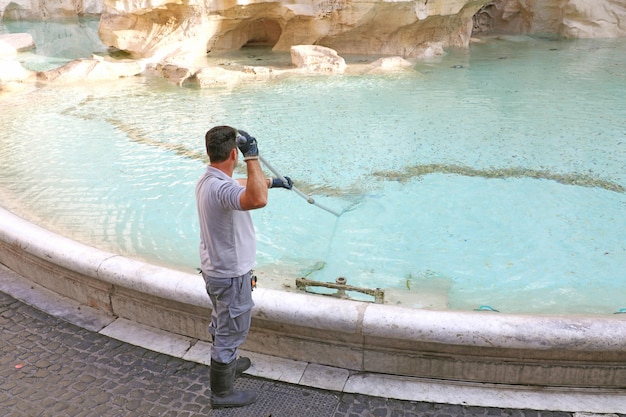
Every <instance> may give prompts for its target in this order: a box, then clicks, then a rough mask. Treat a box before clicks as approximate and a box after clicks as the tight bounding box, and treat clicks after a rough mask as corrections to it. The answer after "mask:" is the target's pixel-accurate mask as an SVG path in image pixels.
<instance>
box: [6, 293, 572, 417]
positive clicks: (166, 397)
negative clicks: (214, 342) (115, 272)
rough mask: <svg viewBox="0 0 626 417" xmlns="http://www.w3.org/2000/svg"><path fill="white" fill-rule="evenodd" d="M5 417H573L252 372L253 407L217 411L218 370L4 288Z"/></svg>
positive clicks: (243, 381) (240, 384) (244, 385)
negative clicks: (353, 390) (332, 388)
mask: <svg viewBox="0 0 626 417" xmlns="http://www.w3.org/2000/svg"><path fill="white" fill-rule="evenodd" d="M0 329H1V333H0V351H1V355H0V416H2V417H66V416H67V417H148V416H171V417H174V416H176V417H192V416H214V417H217V416H245V417H247V416H251V417H252V416H254V417H308V416H311V417H325V416H333V417H361V416H368V417H369V416H371V417H409V416H413V417H415V416H420V417H421V416H424V417H455V416H468V417H469V416H488V417H498V416H502V417H509V416H510V417H548V416H550V417H570V416H571V415H572V414H571V413H563V412H548V411H531V410H507V409H496V408H482V407H465V406H457V405H444V404H431V403H421V402H413V401H399V400H390V399H385V398H375V397H369V396H364V395H354V394H346V393H338V392H328V391H322V390H318V389H314V388H307V387H302V386H295V385H290V384H285V383H281V382H275V381H269V380H264V379H259V378H254V377H250V376H246V375H244V376H242V377H240V378H238V379H237V381H236V383H235V385H236V388H239V389H254V390H257V391H258V392H259V400H258V401H257V402H256V403H255V404H252V405H250V406H248V407H244V408H238V409H222V410H212V409H211V406H210V401H209V394H210V392H209V369H208V367H207V366H205V365H201V364H198V363H195V362H187V361H185V360H182V359H178V358H173V357H170V356H167V355H164V354H161V353H155V352H152V351H150V350H146V349H144V348H141V347H137V346H133V345H129V344H126V343H123V342H120V341H118V340H115V339H111V338H108V337H106V336H103V335H101V334H99V333H95V332H91V331H89V330H85V329H83V328H80V327H77V326H75V325H73V324H70V323H67V322H65V321H63V320H61V319H59V318H56V317H53V316H50V315H48V314H45V313H42V312H41V311H39V310H37V309H36V308H34V307H31V306H29V305H26V304H24V303H22V302H20V301H18V300H16V299H15V298H13V297H11V296H9V295H7V294H6V293H3V292H0Z"/></svg>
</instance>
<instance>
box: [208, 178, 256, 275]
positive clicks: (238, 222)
mask: <svg viewBox="0 0 626 417" xmlns="http://www.w3.org/2000/svg"><path fill="white" fill-rule="evenodd" d="M244 190H245V187H242V186H241V185H239V184H238V183H237V181H236V180H235V179H233V178H231V177H229V176H228V175H226V174H225V173H224V172H222V171H220V170H219V169H216V168H213V167H211V166H208V167H207V170H206V172H205V173H204V175H203V176H202V177H200V179H199V180H198V183H197V185H196V203H197V206H198V216H199V219H200V265H201V268H202V271H203V272H204V273H205V274H206V275H208V276H210V277H213V278H233V277H238V276H241V275H243V274H245V273H246V272H249V271H250V270H251V269H252V268H254V264H255V257H256V236H255V233H254V226H253V224H252V217H251V216H250V213H249V212H248V211H244V210H242V209H241V203H240V201H239V200H240V198H241V194H242V193H243V192H244Z"/></svg>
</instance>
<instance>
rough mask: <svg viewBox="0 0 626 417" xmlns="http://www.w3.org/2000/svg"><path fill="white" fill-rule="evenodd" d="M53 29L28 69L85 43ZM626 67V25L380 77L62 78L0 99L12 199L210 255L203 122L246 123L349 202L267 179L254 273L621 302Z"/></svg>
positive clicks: (491, 300)
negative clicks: (612, 36)
mask: <svg viewBox="0 0 626 417" xmlns="http://www.w3.org/2000/svg"><path fill="white" fill-rule="evenodd" d="M31 25H32V27H33V28H36V29H32V30H33V31H35V32H36V33H43V34H44V35H45V34H46V33H50V32H52V33H55V34H56V33H57V32H55V31H56V30H57V29H54V30H52V29H49V28H48V29H46V30H47V31H48V32H46V30H44V29H42V28H41V26H39V25H33V24H31ZM61 27H62V28H63V29H62V33H75V32H74V30H76V25H75V24H74V25H61ZM90 28H91V29H90ZM27 29H29V27H28V26H26V27H25V26H21V27H19V30H20V31H27ZM3 30H5V31H17V30H16V28H14V27H13V28H12V27H8V28H7V27H5V28H4V29H3ZM84 30H86V31H87V32H89V30H95V29H94V27H93V26H89V25H86V26H83V27H81V31H84ZM79 32H80V31H79ZM76 36H79V35H76ZM80 36H81V39H85V38H84V37H82V35H80ZM37 37H38V38H39V41H38V44H41V43H44V45H43V46H42V47H41V48H40V47H38V49H37V50H36V51H33V52H31V53H28V54H23V55H22V56H21V57H20V58H21V59H22V60H23V61H24V65H26V66H30V67H31V68H33V69H45V68H47V67H51V68H52V67H55V66H58V65H59V62H58V60H59V59H61V60H68V59H73V58H76V56H68V55H65V56H63V57H60V58H59V57H55V56H54V52H53V51H54V48H53V47H51V46H46V45H45V42H46V39H47V38H46V36H37ZM59 37H60V36H57V35H54V36H51V39H57V40H58V39H59ZM87 38H88V39H89V41H88V42H87V45H88V46H84V47H85V48H87V47H88V48H91V49H92V50H95V51H99V52H102V51H103V47H102V46H101V45H99V44H98V42H97V39H96V40H93V37H87ZM46 48H51V49H46ZM81 48H82V47H81ZM40 50H46V51H47V52H46V54H40ZM51 51H52V52H51ZM78 54H79V55H80V53H78ZM246 54H248V55H246ZM44 55H45V56H44ZM249 58H250V56H249V51H247V52H246V51H243V52H242V53H241V59H242V60H245V59H249ZM284 58H285V57H284V56H283V55H280V54H271V53H266V55H260V57H259V56H257V57H256V58H255V59H254V61H255V62H260V63H261V64H262V63H263V60H264V59H267V60H268V62H269V61H271V62H275V61H281V60H282V59H284ZM230 59H232V60H236V59H239V58H237V56H236V55H232V56H231V57H230ZM625 68H626V40H624V39H620V40H577V41H573V40H569V41H567V40H563V41H555V40H552V39H539V38H537V39H531V38H522V37H519V38H508V39H493V40H491V41H489V42H487V43H484V44H473V45H472V47H471V48H470V49H469V50H467V51H465V50H453V51H450V53H449V54H447V55H446V56H445V57H443V58H442V59H441V60H437V61H430V62H420V63H417V64H416V65H415V66H414V67H413V68H411V69H410V70H409V71H404V72H400V73H395V74H393V75H385V76H381V75H369V76H364V75H361V76H353V75H345V76H331V77H318V76H312V77H292V78H285V79H275V80H272V81H269V82H264V83H251V84H244V85H240V86H237V87H229V88H225V87H224V88H212V89H204V90H199V89H195V88H192V87H186V88H181V87H177V86H173V85H170V84H168V83H167V82H165V81H163V80H159V79H152V78H145V77H135V78H131V79H124V80H120V81H116V82H107V83H98V84H97V85H77V86H64V87H55V86H45V87H42V88H39V89H37V90H35V91H28V92H22V93H14V94H11V95H4V96H0V105H1V106H2V112H1V114H0V125H2V126H3V127H2V130H1V133H0V172H2V175H1V176H0V190H1V191H0V196H1V197H2V204H3V206H5V207H8V208H10V209H11V210H14V211H16V212H18V213H20V214H21V215H23V216H24V217H26V218H29V219H31V220H33V221H36V222H38V223H40V224H43V225H44V226H46V227H48V228H50V229H52V230H55V231H59V232H61V233H63V234H65V235H68V236H71V237H73V238H75V239H77V240H80V241H83V242H87V243H89V244H93V245H95V246H98V247H102V248H105V249H109V250H113V251H116V252H121V253H124V254H127V255H130V256H135V257H138V258H141V259H147V260H150V261H152V262H157V263H161V264H165V265H169V266H172V267H175V268H180V269H184V270H194V269H195V268H196V267H197V266H198V256H197V246H198V237H197V236H198V226H197V220H196V214H195V202H194V195H193V188H194V186H195V182H196V180H197V178H198V177H199V176H200V175H201V173H202V172H203V170H204V164H205V160H204V159H203V154H204V149H203V147H204V144H203V136H204V133H205V132H206V130H207V129H209V128H210V127H212V126H214V125H216V124H230V125H233V126H236V127H239V128H241V129H244V130H247V131H249V132H250V133H252V134H253V135H255V136H256V137H257V139H258V141H259V147H260V150H261V152H262V154H263V155H264V157H265V158H266V159H267V160H268V161H270V162H271V163H272V165H273V166H274V167H275V168H276V169H278V170H279V171H281V173H283V174H284V175H288V176H290V177H291V178H292V179H294V181H295V183H296V185H297V186H298V188H300V189H301V190H303V191H305V192H306V193H310V194H311V195H313V196H314V197H315V199H316V200H317V201H319V202H321V203H323V204H325V205H326V206H328V207H331V208H332V209H333V210H336V211H338V212H340V213H341V215H340V216H339V217H335V216H334V215H332V214H330V213H328V212H326V211H323V210H320V209H319V208H318V207H316V206H314V205H310V204H307V202H306V201H305V200H303V199H302V198H300V197H298V196H297V195H296V194H295V193H293V192H288V191H285V190H271V191H270V193H271V194H270V204H269V205H268V207H266V208H265V209H263V210H259V211H256V212H254V213H253V216H254V220H255V224H256V226H257V233H258V241H259V243H258V249H259V253H258V259H257V260H258V272H259V275H260V282H259V285H261V286H263V285H266V286H277V287H281V286H284V285H290V286H293V285H294V279H295V278H297V277H300V276H307V277H309V278H311V279H315V280H320V281H334V280H335V279H336V278H337V277H339V276H342V277H346V278H347V279H348V283H349V284H351V285H357V286H364V287H369V288H375V287H381V288H385V289H386V290H387V293H388V297H387V301H388V302H390V303H394V304H396V303H397V304H402V305H408V306H415V307H425V308H450V309H476V308H479V307H480V306H490V307H493V308H495V309H497V310H500V311H502V312H514V313H521V312H532V313H538V312H546V313H576V312H581V313H603V314H610V313H613V312H616V311H618V310H619V309H620V308H624V307H626V299H625V297H624V295H625V294H626V192H625V191H624V189H625V188H626V169H625V167H626V123H625V122H624V121H625V120H626V106H625V105H624V99H623V98H624V97H625V96H626V71H625ZM268 175H269V171H268Z"/></svg>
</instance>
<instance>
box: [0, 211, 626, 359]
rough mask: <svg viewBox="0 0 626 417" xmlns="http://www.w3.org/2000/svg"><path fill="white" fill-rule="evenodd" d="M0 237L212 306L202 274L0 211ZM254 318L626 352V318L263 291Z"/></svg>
mask: <svg viewBox="0 0 626 417" xmlns="http://www.w3.org/2000/svg"><path fill="white" fill-rule="evenodd" d="M0 239H2V240H4V241H6V242H9V243H13V244H14V245H18V246H19V247H20V248H21V249H22V250H23V251H26V252H28V253H31V254H32V255H35V256H37V257H40V258H42V259H47V260H48V261H50V262H53V263H56V264H58V265H60V266H62V267H64V268H68V269H70V270H75V271H78V272H80V273H82V274H83V275H86V276H89V277H92V278H94V279H98V280H101V281H104V282H107V283H110V284H113V285H117V286H121V287H125V288H129V289H133V290H135V291H139V292H143V293H146V294H150V295H154V296H158V297H161V298H164V299H169V300H174V301H178V302H182V303H187V304H190V305H195V306H202V307H206V306H210V300H209V298H208V296H207V294H206V291H205V288H204V282H203V280H202V278H201V277H200V276H199V275H197V274H190V273H185V272H180V271H175V270H172V269H168V268H164V267H160V266H156V265H151V264H148V263H145V262H141V261H138V260H134V259H130V258H127V257H124V256H121V255H117V254H114V253H110V252H106V251H102V250H99V249H96V248H93V247H90V246H87V245H84V244H81V243H79V242H76V241H74V240H71V239H68V238H65V237H63V236H60V235H58V234H55V233H52V232H50V231H48V230H46V229H43V228H41V227H39V226H36V225H34V224H32V223H30V222H27V221H26V220H24V219H22V218H20V217H18V216H16V215H14V214H12V213H10V212H9V211H7V210H4V209H1V208H0ZM253 297H254V301H255V304H256V306H255V309H254V315H255V317H258V318H262V319H265V320H269V321H275V322H280V323H289V324H293V325H299V326H304V327H314V328H318V329H322V330H336V331H341V332H345V333H348V334H363V335H365V336H376V337H380V338H394V339H399V340H408V341H420V342H434V343H444V344H451V345H464V346H478V347H481V346H486V347H492V348H512V349H531V350H532V349H537V350H548V349H555V348H558V349H563V350H570V351H606V350H616V349H617V350H619V349H626V325H624V324H625V322H626V315H624V314H621V315H620V314H616V315H612V316H600V315H598V316H589V317H585V316H572V315H567V316H557V315H554V316H552V315H515V314H503V313H494V312H482V311H481V312H476V311H472V312H459V311H431V310H421V309H414V308H406V307H398V306H389V305H380V304H372V303H365V302H359V301H351V300H339V299H334V298H328V297H323V296H319V295H311V294H300V293H290V292H285V291H278V290H271V289H263V288H258V289H257V290H255V291H254V294H253Z"/></svg>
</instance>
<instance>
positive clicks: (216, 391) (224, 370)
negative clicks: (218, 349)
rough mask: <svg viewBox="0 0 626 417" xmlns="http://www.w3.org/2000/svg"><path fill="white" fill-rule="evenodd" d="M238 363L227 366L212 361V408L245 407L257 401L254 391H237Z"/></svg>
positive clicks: (233, 362)
mask: <svg viewBox="0 0 626 417" xmlns="http://www.w3.org/2000/svg"><path fill="white" fill-rule="evenodd" d="M236 367H237V361H236V360H234V361H232V362H231V363H228V364H225V363H220V362H216V361H214V360H211V407H212V408H227V407H243V406H244V405H248V404H252V403H253V402H255V401H256V392H254V391H235V390H234V389H233V382H234V381H235V371H236Z"/></svg>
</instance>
